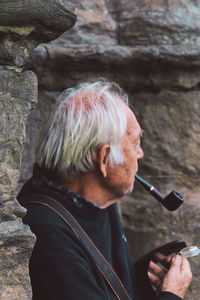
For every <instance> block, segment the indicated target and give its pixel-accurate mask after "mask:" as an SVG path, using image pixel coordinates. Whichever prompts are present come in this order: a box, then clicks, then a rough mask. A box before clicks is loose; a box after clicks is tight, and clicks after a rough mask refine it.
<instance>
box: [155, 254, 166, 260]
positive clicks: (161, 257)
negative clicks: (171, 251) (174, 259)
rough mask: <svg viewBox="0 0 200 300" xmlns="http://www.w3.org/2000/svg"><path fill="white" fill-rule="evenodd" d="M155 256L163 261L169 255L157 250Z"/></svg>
mask: <svg viewBox="0 0 200 300" xmlns="http://www.w3.org/2000/svg"><path fill="white" fill-rule="evenodd" d="M154 257H155V258H156V259H157V260H158V261H163V260H166V259H167V256H165V255H164V254H162V253H160V252H156V253H155V254H154Z"/></svg>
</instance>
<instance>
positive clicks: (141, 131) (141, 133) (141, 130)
mask: <svg viewBox="0 0 200 300" xmlns="http://www.w3.org/2000/svg"><path fill="white" fill-rule="evenodd" d="M143 132H144V130H143V129H140V137H142V135H143Z"/></svg>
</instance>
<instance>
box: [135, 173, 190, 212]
mask: <svg viewBox="0 0 200 300" xmlns="http://www.w3.org/2000/svg"><path fill="white" fill-rule="evenodd" d="M135 178H136V179H137V181H138V182H139V183H140V184H141V185H142V186H143V187H144V188H145V189H146V190H147V191H148V192H149V193H150V194H151V195H153V196H154V197H155V198H156V199H157V200H158V201H159V202H160V203H162V205H163V206H164V207H165V208H167V209H168V210H170V211H174V210H176V209H177V208H178V207H179V206H180V205H181V204H182V203H183V202H184V198H183V196H182V195H180V194H179V193H177V192H176V191H172V192H171V193H169V195H167V196H166V197H164V196H163V195H162V194H161V193H160V192H159V191H158V190H156V188H155V187H154V186H153V185H151V184H150V183H149V182H147V181H146V180H144V179H143V178H142V177H140V176H139V175H137V174H136V175H135Z"/></svg>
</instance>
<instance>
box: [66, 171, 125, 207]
mask: <svg viewBox="0 0 200 300" xmlns="http://www.w3.org/2000/svg"><path fill="white" fill-rule="evenodd" d="M62 185H63V186H64V187H66V188H67V189H69V190H71V191H73V192H74V193H76V194H79V195H81V196H82V197H84V198H85V199H87V200H89V201H90V202H93V203H95V204H97V205H99V207H100V208H101V209H104V208H106V207H108V206H110V205H111V204H113V203H115V202H116V201H118V200H119V199H112V197H111V195H109V194H110V193H109V192H108V191H106V190H105V189H104V188H103V185H102V184H101V182H100V181H99V180H98V175H97V174H95V172H88V173H84V174H81V175H80V176H79V177H77V178H76V179H75V180H74V181H73V182H65V183H62Z"/></svg>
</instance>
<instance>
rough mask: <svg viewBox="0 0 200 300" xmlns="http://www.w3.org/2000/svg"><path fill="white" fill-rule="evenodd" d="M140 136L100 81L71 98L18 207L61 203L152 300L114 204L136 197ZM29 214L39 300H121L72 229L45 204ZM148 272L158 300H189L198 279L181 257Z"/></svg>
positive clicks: (71, 92) (123, 102)
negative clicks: (28, 200) (40, 199)
mask: <svg viewBox="0 0 200 300" xmlns="http://www.w3.org/2000/svg"><path fill="white" fill-rule="evenodd" d="M141 134H142V130H141V128H140V125H139V124H138V122H137V120H136V118H135V116H134V114H133V112H132V111H131V110H130V108H129V107H128V97H127V95H125V94H124V93H123V91H122V90H121V89H120V88H119V86H118V85H116V84H114V83H109V82H104V81H99V82H96V83H85V84H80V85H79V86H78V87H77V88H74V89H68V90H65V91H64V92H63V93H62V94H61V95H60V96H59V98H58V100H57V106H56V108H55V111H54V112H53V114H52V117H51V119H50V120H49V123H48V124H47V126H46V128H45V129H44V131H43V133H42V135H41V138H40V141H39V146H38V149H37V159H36V165H35V166H34V172H33V177H32V178H31V179H30V180H29V181H28V182H27V183H26V184H25V185H24V187H23V188H22V190H21V192H20V194H19V196H18V200H19V201H20V200H21V199H22V198H24V197H26V196H28V195H35V194H40V195H41V194H42V195H47V196H50V197H53V198H55V199H56V200H57V201H58V202H60V203H61V204H62V205H63V206H64V207H65V208H66V209H67V210H68V211H69V212H70V213H71V214H72V215H73V216H74V217H75V218H76V220H77V221H78V222H79V224H80V225H81V226H82V228H83V229H84V230H85V231H86V233H87V234H88V235H89V237H90V238H91V239H92V241H93V242H94V244H95V245H96V246H97V248H98V249H99V250H100V251H101V253H102V254H103V255H104V257H105V258H106V259H107V260H108V262H109V263H110V264H111V265H112V267H113V269H114V270H115V272H116V273H117V275H118V276H119V278H120V279H121V281H122V283H123V284H124V286H125V288H126V290H127V292H128V294H129V296H130V299H136V300H138V299H140V300H146V299H144V297H143V298H141V297H142V296H141V291H140V290H139V288H138V286H137V283H136V280H137V274H136V273H137V272H135V271H134V264H133V262H132V259H131V256H130V253H129V250H128V247H127V242H126V239H125V238H124V234H123V230H122V226H121V222H120V218H119V214H118V210H117V205H116V202H117V201H119V199H120V198H121V197H122V196H124V195H126V194H129V193H131V192H132V190H133V185H134V181H135V174H136V173H137V170H138V160H139V159H141V158H142V157H143V151H142V149H141V146H140V137H141ZM26 207H27V215H26V216H25V218H24V223H26V224H28V225H29V226H30V228H31V230H32V231H33V232H34V233H35V235H36V238H37V239H36V243H35V247H34V249H33V252H32V255H31V258H30V265H29V267H30V277H31V284H32V289H33V299H34V300H51V299H52V300H53V299H54V300H55V299H59V300H62V299H63V300H66V299H67V300H77V299H88V300H89V299H90V300H103V299H109V300H112V299H116V296H115V294H114V293H113V290H112V289H111V288H110V286H109V285H108V284H107V282H106V281H105V278H104V277H103V275H102V273H101V272H100V269H99V268H98V266H97V265H96V263H95V261H94V260H93V259H92V258H91V257H90V256H89V255H88V253H87V252H86V251H85V249H84V247H83V246H82V244H81V243H80V241H78V240H77V237H76V235H75V234H74V233H73V231H72V230H71V229H70V227H69V226H67V225H66V223H64V221H63V220H62V219H61V218H60V217H59V216H58V215H57V214H56V213H55V212H54V211H52V210H51V209H49V208H48V207H46V206H44V205H42V204H28V205H27V206H26ZM161 259H163V257H161ZM169 260H170V259H169V258H168V263H169ZM166 262H167V259H166ZM149 270H150V272H149V278H150V280H151V282H152V283H153V284H154V285H155V286H157V288H159V289H160V291H161V292H160V294H159V295H158V296H157V298H156V299H159V300H166V299H170V300H178V299H180V298H183V297H184V295H185V292H186V290H187V287H188V285H189V283H190V281H191V277H192V275H191V271H190V266H189V263H188V261H187V260H186V259H185V258H182V257H180V256H178V255H177V256H175V257H174V258H173V259H172V261H171V266H170V268H169V271H168V272H167V273H165V272H163V270H162V269H160V267H158V266H157V265H156V264H155V263H153V262H151V263H150V266H149ZM144 288H145V287H144Z"/></svg>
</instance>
